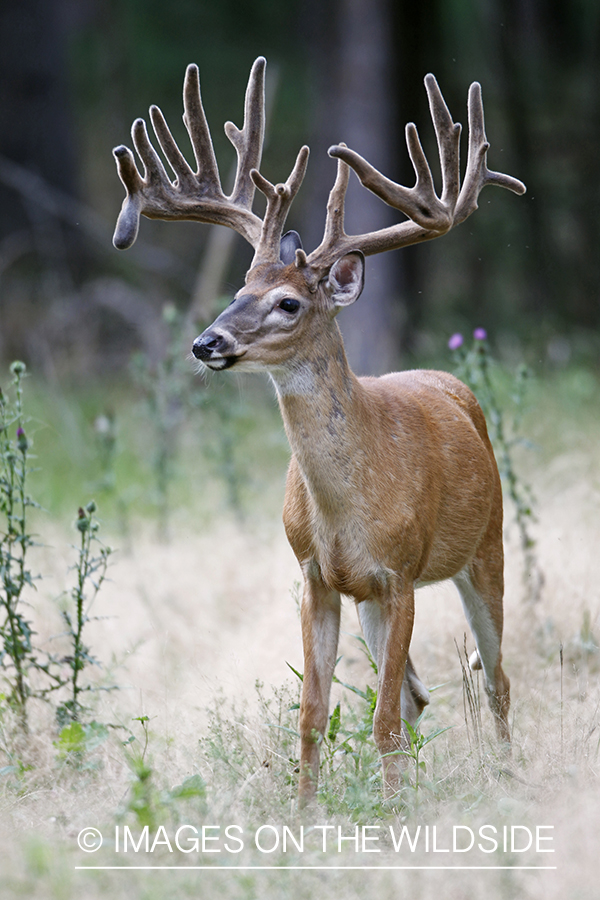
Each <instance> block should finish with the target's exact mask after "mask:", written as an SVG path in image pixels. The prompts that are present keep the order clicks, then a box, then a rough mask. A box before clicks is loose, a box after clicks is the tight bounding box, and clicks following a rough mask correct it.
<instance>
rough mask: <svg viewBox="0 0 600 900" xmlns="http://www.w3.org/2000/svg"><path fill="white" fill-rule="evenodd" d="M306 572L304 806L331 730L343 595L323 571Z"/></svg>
mask: <svg viewBox="0 0 600 900" xmlns="http://www.w3.org/2000/svg"><path fill="white" fill-rule="evenodd" d="M313 569H317V567H316V566H311V571H310V572H309V573H308V574H307V573H305V582H304V594H303V596H302V608H301V616H300V617H301V622H302V645H303V649H304V681H303V683H302V697H301V700H300V742H301V751H300V788H299V795H300V805H301V806H306V804H307V803H309V802H310V801H311V800H312V799H313V797H314V796H315V793H316V790H317V783H318V779H319V755H320V746H321V742H322V740H323V736H324V734H325V731H326V729H327V721H328V714H329V694H330V691H331V680H332V678H333V670H334V667H335V658H336V653H337V647H338V636H339V630H340V609H341V601H340V595H339V593H338V592H337V591H332V590H330V589H329V588H327V587H326V586H325V584H324V583H323V581H322V579H321V575H320V572H318V570H317V571H313Z"/></svg>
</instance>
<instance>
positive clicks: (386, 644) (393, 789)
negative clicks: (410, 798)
mask: <svg viewBox="0 0 600 900" xmlns="http://www.w3.org/2000/svg"><path fill="white" fill-rule="evenodd" d="M358 614H359V618H360V622H361V626H362V629H363V633H364V635H365V640H366V642H367V646H368V647H369V650H370V651H371V655H372V656H373V658H374V659H375V660H376V662H377V668H378V676H379V677H378V690H377V705H376V707H375V714H374V716H373V736H374V738H375V742H376V744H377V748H378V750H379V753H380V755H381V757H382V771H383V786H384V795H385V796H386V797H393V796H394V794H396V793H397V791H398V789H399V787H400V784H401V778H402V772H403V770H404V769H405V768H406V759H405V757H404V756H403V755H402V754H400V753H398V751H399V750H401V749H402V748H403V747H406V745H407V735H406V729H405V727H404V726H403V724H402V719H406V720H407V721H408V722H410V724H414V723H415V722H416V720H417V718H418V717H419V715H420V714H421V712H422V711H423V709H424V707H425V706H426V705H427V703H429V692H428V691H427V688H426V687H425V686H424V685H423V683H422V682H421V681H420V679H419V677H418V675H417V673H416V671H415V669H414V666H413V664H412V662H411V661H410V659H409V656H408V647H409V645H410V639H411V636H412V627H413V620H414V588H413V585H412V584H410V585H406V586H404V588H403V589H396V590H395V591H394V592H393V593H391V594H390V595H389V596H388V597H386V598H385V600H384V601H381V602H380V601H376V600H366V601H362V602H361V603H360V604H359V605H358Z"/></svg>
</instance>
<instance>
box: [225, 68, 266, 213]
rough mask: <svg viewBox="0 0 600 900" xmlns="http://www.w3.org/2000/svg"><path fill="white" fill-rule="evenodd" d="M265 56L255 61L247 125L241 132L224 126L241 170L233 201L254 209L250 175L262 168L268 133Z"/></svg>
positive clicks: (235, 128)
mask: <svg viewBox="0 0 600 900" xmlns="http://www.w3.org/2000/svg"><path fill="white" fill-rule="evenodd" d="M266 65H267V61H266V59H265V58H264V56H259V57H258V59H257V60H255V62H254V65H253V66H252V70H251V72H250V78H249V79H248V87H247V89H246V100H245V104H244V125H243V128H242V129H241V130H240V129H239V128H237V127H236V126H235V125H234V124H233V122H226V123H225V134H226V135H227V137H228V138H229V140H230V141H231V143H232V144H233V146H234V147H235V150H236V153H237V156H238V169H237V173H236V178H235V185H234V187H233V192H232V194H231V198H230V199H231V202H232V203H235V204H236V205H239V206H243V207H245V208H246V209H251V208H252V201H253V200H254V190H255V185H254V182H253V181H252V178H251V176H250V173H251V171H252V169H258V168H260V161H261V157H262V149H263V141H264V133H265V68H266Z"/></svg>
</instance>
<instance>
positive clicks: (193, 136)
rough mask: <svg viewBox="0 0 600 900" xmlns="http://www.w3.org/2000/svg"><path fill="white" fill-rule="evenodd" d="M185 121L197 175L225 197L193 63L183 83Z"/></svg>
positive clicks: (198, 74)
mask: <svg viewBox="0 0 600 900" xmlns="http://www.w3.org/2000/svg"><path fill="white" fill-rule="evenodd" d="M183 109H184V113H183V121H184V124H185V127H186V128H187V131H188V134H189V136H190V141H191V142H192V148H193V151H194V157H195V159H196V164H197V172H196V174H197V175H200V174H201V173H202V174H203V176H204V179H205V180H206V182H207V184H208V185H210V186H211V187H212V189H213V190H215V189H218V192H219V193H220V194H221V195H223V191H222V190H221V179H220V178H219V167H218V165H217V160H216V157H215V151H214V149H213V142H212V138H211V136H210V129H209V127H208V122H207V121H206V115H205V113H204V106H203V105H202V96H201V94H200V72H199V71H198V66H196V65H194V64H193V63H192V64H191V65H189V66H188V67H187V69H186V70H185V80H184V82H183Z"/></svg>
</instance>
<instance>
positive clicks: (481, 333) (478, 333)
mask: <svg viewBox="0 0 600 900" xmlns="http://www.w3.org/2000/svg"><path fill="white" fill-rule="evenodd" d="M473 337H474V338H475V340H476V341H485V340H487V331H486V330H485V328H476V329H475V331H474V332H473Z"/></svg>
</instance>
